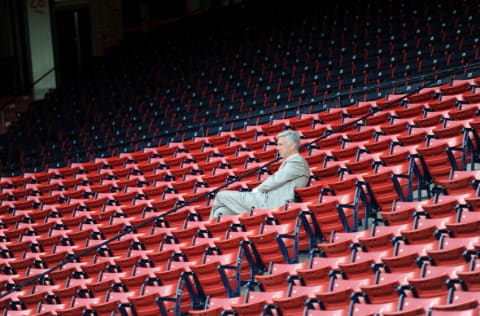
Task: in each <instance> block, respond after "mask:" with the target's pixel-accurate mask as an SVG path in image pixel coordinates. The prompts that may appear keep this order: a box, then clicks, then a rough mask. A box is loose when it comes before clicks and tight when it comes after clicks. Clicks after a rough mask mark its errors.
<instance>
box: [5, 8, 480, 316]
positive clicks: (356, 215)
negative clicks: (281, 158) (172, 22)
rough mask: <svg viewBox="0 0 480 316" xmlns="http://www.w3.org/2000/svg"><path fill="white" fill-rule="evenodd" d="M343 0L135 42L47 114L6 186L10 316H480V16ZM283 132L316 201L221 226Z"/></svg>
mask: <svg viewBox="0 0 480 316" xmlns="http://www.w3.org/2000/svg"><path fill="white" fill-rule="evenodd" d="M344 6H346V4H345V3H343V4H342V3H340V4H338V5H336V6H335V5H332V6H327V7H325V8H323V10H322V9H320V8H314V9H311V10H310V9H308V8H307V9H308V10H307V9H302V8H291V7H289V6H287V7H283V6H279V7H277V8H274V9H272V10H273V11H272V16H271V17H269V16H263V17H262V18H258V17H257V18H255V19H253V18H248V17H245V19H243V20H239V21H237V22H238V23H237V24H233V23H232V25H231V26H229V27H231V29H229V31H225V30H221V31H222V32H220V31H219V30H212V33H211V34H200V35H203V36H199V37H195V36H192V37H188V35H187V34H183V33H181V34H180V35H179V34H178V33H176V34H175V36H176V37H179V38H180V37H182V38H181V39H171V40H169V41H166V42H165V45H166V46H168V48H163V50H162V49H158V50H154V51H142V54H141V55H140V54H138V51H135V50H134V49H132V48H131V47H130V50H125V49H122V48H121V47H120V48H118V52H117V53H115V54H113V53H112V56H111V57H112V59H111V60H110V61H108V62H105V63H102V64H101V67H100V66H99V67H98V68H96V69H94V70H92V72H91V73H89V74H88V75H84V78H82V79H79V82H81V84H79V83H76V84H72V85H71V86H69V87H64V88H62V89H59V90H58V91H54V92H51V93H49V94H48V95H47V96H46V99H45V100H44V101H42V102H37V103H36V104H35V107H34V108H32V109H31V111H30V112H29V113H28V114H27V115H26V116H25V117H24V118H23V119H22V121H21V123H19V125H18V126H16V127H14V128H13V129H12V130H11V131H10V134H9V140H10V147H9V151H8V162H7V163H6V164H5V165H4V166H3V172H2V176H1V177H0V201H1V204H0V267H1V271H0V289H1V292H0V294H1V293H4V294H5V293H7V292H9V294H8V295H6V296H4V297H3V298H1V299H0V308H1V309H2V310H3V315H33V314H39V315H52V314H53V315H67V314H68V315H70V316H73V315H98V316H100V315H159V314H160V315H185V314H189V315H205V316H206V315H220V314H222V315H260V314H261V313H262V312H263V313H265V315H302V314H303V315H310V316H313V315H374V314H378V315H425V314H428V315H431V316H441V315H465V316H466V315H479V307H478V304H479V298H480V282H479V280H480V262H479V256H480V235H479V231H480V215H479V214H480V202H479V201H480V186H478V184H479V183H480V171H476V168H475V167H476V166H478V163H480V134H479V133H480V117H479V115H480V92H479V91H480V71H479V69H478V67H477V69H476V68H475V67H474V65H475V63H476V62H478V57H479V56H478V53H479V48H480V46H479V45H480V44H479V42H478V35H479V34H480V33H479V30H478V24H479V21H480V15H479V11H478V10H479V7H478V5H477V4H475V3H474V2H470V1H464V2H453V1H449V2H436V1H431V2H426V3H423V2H413V1H412V2H409V3H403V2H398V3H397V2H388V3H387V2H381V1H378V2H375V3H365V4H364V3H363V2H360V1H358V2H356V3H353V4H352V3H349V6H350V7H349V8H345V7H344ZM293 9H295V10H296V12H298V14H297V15H295V16H290V15H289V11H290V10H293ZM238 10H248V9H240V8H238ZM246 12H247V11H246ZM279 17H280V19H279ZM282 18H284V19H282ZM250 19H251V20H250ZM279 20H280V21H281V23H280V22H279ZM199 33H200V31H199ZM212 34H213V35H212ZM183 35H184V36H183ZM152 36H153V35H152ZM239 37H241V39H239ZM132 51H133V52H132ZM192 51H193V52H195V54H192ZM119 52H121V53H119ZM129 52H130V53H129ZM454 67H457V68H455V69H457V71H455V72H452V71H450V69H453V68H454ZM459 67H461V68H459ZM452 74H454V75H452ZM427 84H428V85H427ZM22 124H23V126H24V127H25V128H23V129H22V128H21V126H20V125H22ZM283 130H295V131H297V132H298V133H299V134H300V135H301V137H302V150H301V153H302V155H303V156H304V157H305V158H306V159H307V161H308V162H309V165H310V170H311V179H310V183H309V186H308V187H306V188H298V189H296V196H297V201H295V202H291V203H288V204H286V205H284V206H281V207H279V208H278V209H252V210H251V211H250V212H249V213H246V214H243V215H240V216H223V215H222V216H220V217H219V218H218V219H214V220H209V214H210V209H211V204H212V201H213V199H214V198H215V191H214V190H215V189H216V188H218V187H222V186H224V185H226V184H227V183H230V182H233V184H231V185H230V186H229V187H228V189H232V190H240V191H249V190H251V189H252V188H254V187H255V186H256V185H257V184H258V183H260V182H261V181H262V180H263V179H265V178H266V177H267V176H268V175H269V174H272V173H273V172H275V171H276V170H277V168H278V167H279V164H280V162H274V163H271V164H269V165H268V166H266V167H262V166H263V164H264V163H267V162H270V161H273V160H275V159H276V158H277V153H276V147H275V145H276V139H275V135H276V134H278V133H279V132H281V131H283ZM258 167H262V168H260V169H258ZM257 169H258V170H257ZM477 206H478V207H477ZM172 209H174V210H175V212H169V211H171V210H172ZM164 212H168V214H167V215H165V216H159V215H161V214H162V213H164ZM115 237H117V238H116V239H115ZM112 239H115V240H113V241H112ZM59 264H60V265H61V267H60V268H59V269H52V268H55V267H57V265H59Z"/></svg>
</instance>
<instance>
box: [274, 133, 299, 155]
mask: <svg viewBox="0 0 480 316" xmlns="http://www.w3.org/2000/svg"><path fill="white" fill-rule="evenodd" d="M277 149H278V152H279V153H280V157H282V158H283V159H286V158H288V157H289V156H290V155H292V154H294V153H295V144H293V143H292V144H289V143H288V142H287V138H286V137H280V138H279V139H278V141H277Z"/></svg>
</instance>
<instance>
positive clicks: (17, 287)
mask: <svg viewBox="0 0 480 316" xmlns="http://www.w3.org/2000/svg"><path fill="white" fill-rule="evenodd" d="M436 80H437V79H434V80H430V81H429V82H427V83H425V84H424V85H423V87H419V88H418V89H415V90H414V91H412V92H410V93H408V94H406V95H404V96H403V97H401V98H399V99H397V100H394V101H390V102H387V103H386V104H385V105H384V106H383V108H377V109H376V110H375V111H370V112H369V113H368V114H366V115H363V116H362V117H359V118H357V119H355V120H353V121H351V122H349V123H347V124H343V125H341V126H340V127H338V128H337V129H334V130H332V131H330V133H326V134H324V135H323V136H321V137H318V138H316V139H314V140H313V141H311V142H309V143H307V144H304V145H302V146H301V147H300V149H303V148H306V147H308V146H311V145H312V144H314V143H316V142H318V141H320V140H322V139H324V138H327V137H328V136H330V135H333V134H336V133H338V132H340V131H342V130H343V129H345V128H347V127H350V126H352V125H354V124H356V123H357V122H359V121H361V120H364V119H366V118H368V117H370V116H372V115H374V114H375V113H377V112H378V111H383V110H386V109H388V108H390V107H392V106H393V105H394V104H397V103H398V102H401V101H402V100H404V99H406V98H408V97H409V96H411V95H413V94H415V93H417V92H419V91H420V90H421V89H424V88H428V87H429V86H430V85H431V84H433V83H434V82H435V81H436ZM279 160H280V158H278V157H277V158H276V159H274V160H272V161H269V162H267V163H265V164H263V165H261V166H259V167H257V168H255V169H254V170H251V171H250V172H248V173H246V174H244V175H242V176H240V177H237V178H236V179H234V180H232V181H228V182H227V183H225V184H223V185H221V186H219V187H216V188H214V189H213V190H211V191H209V192H207V193H204V194H202V195H200V196H198V197H196V198H194V199H192V200H190V201H185V202H184V203H183V204H182V205H180V206H177V207H174V208H173V209H171V210H169V211H166V212H163V213H161V214H160V215H158V216H155V217H152V218H150V219H149V220H147V221H145V222H143V223H141V224H139V225H137V226H134V227H124V228H123V231H122V232H119V233H118V234H117V235H116V236H114V237H111V238H109V239H106V240H105V241H103V242H102V243H99V244H97V245H95V246H93V247H92V248H89V249H87V250H85V251H83V252H81V253H79V254H76V255H75V256H71V257H68V258H66V260H62V261H61V262H60V263H59V264H58V265H56V266H55V267H52V268H50V269H48V270H46V271H44V272H42V273H41V274H39V275H37V276H35V277H33V278H32V279H29V280H28V281H25V282H24V283H22V284H20V285H17V284H14V285H13V286H12V287H11V288H9V289H8V290H7V291H6V292H4V293H2V294H0V299H1V298H3V297H6V296H8V295H10V294H12V293H13V292H15V291H18V290H20V289H22V288H23V287H25V286H28V285H30V284H32V283H34V282H36V281H39V280H41V279H42V278H43V277H45V276H46V275H48V274H49V273H51V272H53V271H55V270H57V269H60V268H62V267H63V266H64V265H66V264H68V263H72V262H74V261H75V260H77V259H79V258H81V257H83V256H85V255H88V254H89V253H91V252H93V251H96V250H97V249H99V248H101V247H103V246H105V245H108V244H109V243H111V242H113V241H115V240H120V238H122V237H123V236H126V235H128V234H130V233H131V232H135V231H136V230H137V229H139V228H142V227H144V226H146V225H150V224H152V223H154V222H155V221H157V220H159V219H160V218H162V217H165V216H166V215H169V214H171V213H174V212H176V211H178V210H180V209H182V208H183V207H185V206H188V205H190V204H192V203H195V202H197V201H200V200H202V199H204V198H206V197H208V196H210V195H212V194H216V193H217V192H218V191H220V190H222V189H224V188H226V187H228V186H230V185H231V184H233V183H236V182H238V181H240V180H242V179H244V178H246V177H249V176H251V175H254V174H255V173H257V172H258V171H259V170H260V169H262V168H265V167H268V166H269V165H271V164H273V163H275V162H277V161H279Z"/></svg>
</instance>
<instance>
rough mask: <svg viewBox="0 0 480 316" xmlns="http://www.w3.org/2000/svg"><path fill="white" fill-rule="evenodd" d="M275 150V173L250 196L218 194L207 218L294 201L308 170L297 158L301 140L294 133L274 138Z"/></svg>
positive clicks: (308, 176) (304, 163)
mask: <svg viewBox="0 0 480 316" xmlns="http://www.w3.org/2000/svg"><path fill="white" fill-rule="evenodd" d="M276 138H277V149H278V152H279V154H280V157H281V158H282V159H283V162H282V164H281V165H280V167H279V168H278V170H277V172H275V173H274V174H273V175H271V176H270V177H268V178H267V179H266V180H265V181H264V182H263V183H262V184H260V185H259V186H257V187H256V188H254V189H253V190H252V192H238V191H229V190H225V191H221V192H219V193H217V195H216V197H215V201H214V202H213V206H212V211H211V213H210V218H215V217H217V216H218V215H220V214H222V215H235V214H243V213H245V212H248V211H249V210H250V209H251V208H252V207H253V208H277V207H279V206H282V205H284V204H285V203H286V202H288V201H293V200H294V198H295V192H294V189H295V188H303V187H305V186H306V185H307V184H308V180H309V178H310V169H309V167H308V163H307V161H306V160H305V159H304V158H303V157H302V156H301V155H300V154H299V152H298V151H299V147H300V136H299V135H298V133H297V132H295V131H284V132H282V133H280V134H278V135H277V137H276Z"/></svg>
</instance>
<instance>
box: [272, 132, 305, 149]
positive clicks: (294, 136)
mask: <svg viewBox="0 0 480 316" xmlns="http://www.w3.org/2000/svg"><path fill="white" fill-rule="evenodd" d="M280 137H285V139H286V140H287V143H288V144H295V148H296V149H297V150H298V149H299V148H300V135H298V133H297V132H295V131H284V132H281V133H279V134H278V135H277V137H276V138H277V140H278V139H279V138H280Z"/></svg>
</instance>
